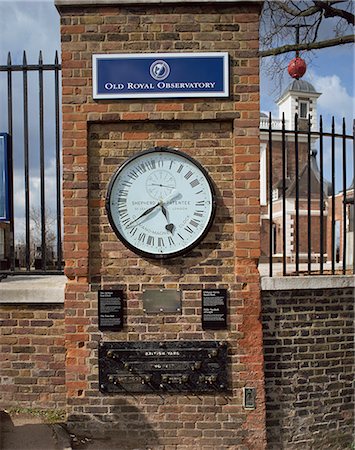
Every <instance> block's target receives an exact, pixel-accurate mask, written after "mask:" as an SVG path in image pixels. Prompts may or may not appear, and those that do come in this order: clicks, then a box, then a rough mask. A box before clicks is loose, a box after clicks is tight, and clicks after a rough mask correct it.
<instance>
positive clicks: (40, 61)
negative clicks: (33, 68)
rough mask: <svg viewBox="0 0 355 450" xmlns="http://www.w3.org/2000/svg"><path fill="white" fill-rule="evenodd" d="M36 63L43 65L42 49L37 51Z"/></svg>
mask: <svg viewBox="0 0 355 450" xmlns="http://www.w3.org/2000/svg"><path fill="white" fill-rule="evenodd" d="M38 64H39V65H40V66H42V65H43V56H42V50H40V51H39V57H38Z"/></svg>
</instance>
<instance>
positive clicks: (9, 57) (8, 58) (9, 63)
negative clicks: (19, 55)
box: [7, 52, 11, 66]
mask: <svg viewBox="0 0 355 450" xmlns="http://www.w3.org/2000/svg"><path fill="white" fill-rule="evenodd" d="M7 65H8V66H11V53H10V52H9V53H8V54H7Z"/></svg>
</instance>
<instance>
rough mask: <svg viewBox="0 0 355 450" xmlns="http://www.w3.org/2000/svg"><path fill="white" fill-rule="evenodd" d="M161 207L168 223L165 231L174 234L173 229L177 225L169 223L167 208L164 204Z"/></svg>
mask: <svg viewBox="0 0 355 450" xmlns="http://www.w3.org/2000/svg"><path fill="white" fill-rule="evenodd" d="M160 206H161V212H162V213H163V214H164V216H165V219H166V221H167V222H168V224H167V225H165V229H166V230H168V231H170V233H171V234H172V233H173V229H174V228H175V225H174V224H173V223H169V220H168V212H167V210H166V208H165V206H164V205H163V204H161V205H160Z"/></svg>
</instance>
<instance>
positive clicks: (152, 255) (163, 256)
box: [105, 147, 216, 259]
mask: <svg viewBox="0 0 355 450" xmlns="http://www.w3.org/2000/svg"><path fill="white" fill-rule="evenodd" d="M164 152H166V153H173V154H176V155H179V156H181V157H183V158H186V159H188V160H189V161H190V162H191V163H192V164H194V165H195V166H196V167H198V168H199V169H200V170H201V172H202V173H203V175H204V176H205V178H206V180H207V182H208V185H209V188H210V190H211V195H212V205H211V206H212V209H211V215H210V218H209V221H208V223H207V225H206V228H205V229H204V231H203V233H202V234H201V236H200V237H199V238H198V239H196V241H194V242H193V243H192V244H190V245H189V246H187V247H185V248H183V249H181V250H179V251H177V252H173V253H167V254H161V253H153V252H146V251H144V250H140V249H139V248H137V247H135V246H134V245H132V244H131V243H130V242H128V241H127V240H126V238H125V237H124V236H122V234H121V233H120V232H119V230H118V228H117V227H116V224H115V221H114V220H113V217H112V214H111V208H110V198H111V192H112V188H113V186H114V184H115V181H116V179H117V178H118V177H119V175H120V173H121V172H122V170H123V169H124V168H125V167H126V166H127V165H128V164H131V162H132V161H134V160H135V159H137V158H140V157H141V156H144V155H147V154H150V153H164ZM105 207H106V212H107V216H108V220H109V222H110V225H111V227H112V229H113V231H114V233H115V234H116V236H117V237H118V238H119V240H120V241H121V242H122V243H123V244H124V245H125V246H126V247H127V248H129V249H130V250H132V251H133V252H134V253H136V254H137V255H139V256H142V257H145V258H152V259H171V258H178V257H179V256H184V255H186V254H187V253H188V252H190V251H191V250H192V249H193V248H195V247H196V246H197V245H198V244H199V243H200V242H201V241H202V240H203V239H204V238H205V237H206V235H207V233H208V232H209V230H210V228H211V226H212V223H213V220H214V218H215V215H216V191H215V188H214V185H213V182H212V179H211V177H210V175H209V174H208V172H207V170H206V169H205V168H204V167H203V166H202V165H201V164H200V163H199V162H198V161H196V160H195V159H194V158H192V157H191V156H190V155H187V154H186V153H184V152H182V151H180V150H177V149H175V148H172V147H151V148H149V149H148V150H144V151H142V152H139V153H136V154H135V155H133V156H131V157H130V158H128V159H127V160H126V161H125V162H124V163H123V164H122V165H121V166H120V167H119V168H118V169H117V170H116V171H115V173H114V174H113V176H112V177H111V180H110V182H109V185H108V188H107V194H106V202H105Z"/></svg>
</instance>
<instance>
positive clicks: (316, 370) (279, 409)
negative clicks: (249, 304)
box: [263, 278, 354, 450]
mask: <svg viewBox="0 0 355 450" xmlns="http://www.w3.org/2000/svg"><path fill="white" fill-rule="evenodd" d="M317 279H318V280H319V281H321V280H320V279H319V278H316V280H317ZM296 281H298V282H299V283H301V279H299V280H296ZM333 283H334V282H333ZM314 284H315V285H316V283H314ZM318 285H319V284H318ZM353 312H354V288H352V287H348V288H333V289H331V288H330V289H329V288H328V289H319V288H318V289H308V290H280V291H263V327H264V352H265V383H266V405H267V407H266V411H267V413H266V426H267V440H268V448H270V449H275V450H276V449H277V450H279V449H289V450H296V449H297V450H298V449H300V448H302V449H304V450H307V449H332V450H337V449H339V450H340V449H345V448H350V445H351V443H352V439H353V436H354V415H353V413H354V385H353V383H354V381H353V380H354V340H353V338H354V333H353V318H354V316H353Z"/></svg>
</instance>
